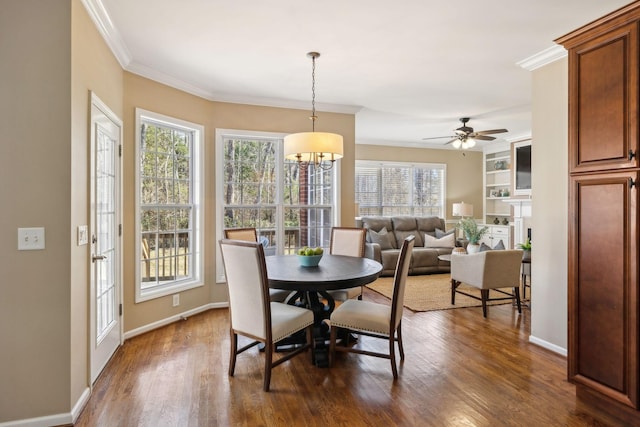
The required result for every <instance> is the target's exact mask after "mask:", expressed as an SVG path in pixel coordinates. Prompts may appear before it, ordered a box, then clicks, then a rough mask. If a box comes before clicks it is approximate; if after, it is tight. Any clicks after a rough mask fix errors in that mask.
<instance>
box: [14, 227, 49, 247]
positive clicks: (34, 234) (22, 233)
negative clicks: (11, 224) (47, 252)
mask: <svg viewBox="0 0 640 427" xmlns="http://www.w3.org/2000/svg"><path fill="white" fill-rule="evenodd" d="M40 249H44V227H34V228H18V250H19V251H36V250H40Z"/></svg>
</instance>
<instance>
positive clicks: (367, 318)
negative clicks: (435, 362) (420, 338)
mask: <svg viewBox="0 0 640 427" xmlns="http://www.w3.org/2000/svg"><path fill="white" fill-rule="evenodd" d="M414 239H415V236H413V235H411V236H408V237H407V238H406V239H404V242H403V243H402V249H401V250H400V256H399V257H398V263H397V264H396V271H395V276H394V278H393V298H392V300H391V305H386V304H378V303H375V302H371V301H361V300H353V299H350V300H348V301H345V302H343V303H342V304H340V306H339V307H338V308H336V309H335V310H334V312H333V313H331V333H330V335H329V339H330V341H329V366H331V365H332V363H333V361H334V359H335V352H336V351H342V352H349V353H358V354H364V355H367V356H375V357H382V358H384V359H389V360H390V361H391V371H392V372H393V378H394V380H396V379H397V378H398V368H397V366H396V349H395V343H396V342H397V343H398V350H399V353H400V360H404V347H403V344H402V310H403V304H404V291H405V286H406V281H407V274H408V273H409V263H410V261H411V251H412V250H413V245H414V243H415V241H414ZM341 329H346V330H349V331H351V333H355V334H358V335H367V336H371V337H375V338H382V339H386V340H388V342H389V352H388V353H381V352H376V351H369V350H365V349H361V348H360V347H359V346H360V345H361V344H362V343H361V342H360V343H358V344H356V345H355V346H353V347H349V346H348V345H344V346H343V345H340V346H337V345H336V337H337V336H338V332H339V330H341Z"/></svg>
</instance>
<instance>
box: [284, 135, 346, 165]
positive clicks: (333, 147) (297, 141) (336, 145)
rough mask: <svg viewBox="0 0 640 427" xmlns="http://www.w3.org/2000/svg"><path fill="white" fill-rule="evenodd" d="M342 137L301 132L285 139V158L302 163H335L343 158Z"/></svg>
mask: <svg viewBox="0 0 640 427" xmlns="http://www.w3.org/2000/svg"><path fill="white" fill-rule="evenodd" d="M343 154H344V150H343V140H342V135H338V134H335V133H327V132H300V133H292V134H291V135H287V136H285V137H284V157H285V159H288V160H297V161H300V162H312V163H315V162H322V161H333V160H338V159H341V158H342V157H343Z"/></svg>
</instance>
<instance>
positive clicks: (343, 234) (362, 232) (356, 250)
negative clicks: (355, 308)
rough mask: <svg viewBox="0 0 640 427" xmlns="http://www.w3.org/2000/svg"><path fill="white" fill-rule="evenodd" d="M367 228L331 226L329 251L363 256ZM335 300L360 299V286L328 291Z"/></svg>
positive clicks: (333, 253)
mask: <svg viewBox="0 0 640 427" xmlns="http://www.w3.org/2000/svg"><path fill="white" fill-rule="evenodd" d="M366 233H367V230H366V229H365V228H354V227H333V228H332V229H331V241H330V243H329V253H330V254H331V255H346V256H354V257H360V258H362V257H364V248H365V239H366ZM329 294H330V295H331V296H332V297H333V299H334V300H336V301H346V300H348V299H352V298H358V299H362V286H359V287H356V288H348V289H337V290H334V291H329Z"/></svg>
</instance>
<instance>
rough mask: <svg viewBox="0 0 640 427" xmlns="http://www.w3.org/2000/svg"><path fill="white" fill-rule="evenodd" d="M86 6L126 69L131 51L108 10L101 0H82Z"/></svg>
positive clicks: (103, 36) (121, 64)
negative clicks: (114, 24)
mask: <svg viewBox="0 0 640 427" xmlns="http://www.w3.org/2000/svg"><path fill="white" fill-rule="evenodd" d="M81 1H82V4H83V5H84V8H85V9H86V10H87V12H88V13H89V17H91V20H92V21H93V23H94V24H95V25H96V28H97V29H98V31H99V32H100V34H101V35H102V38H103V39H104V41H105V42H106V43H107V45H108V46H109V48H110V49H111V52H113V54H114V56H115V57H116V60H117V61H118V62H119V63H120V66H121V67H122V68H124V69H126V68H127V66H128V65H129V64H130V63H131V53H130V52H129V49H127V46H126V45H125V44H124V41H123V40H122V37H120V33H119V32H118V30H117V29H116V27H114V26H113V23H112V22H111V18H109V14H108V13H107V10H106V9H105V8H104V5H103V4H102V1H101V0H81Z"/></svg>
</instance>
